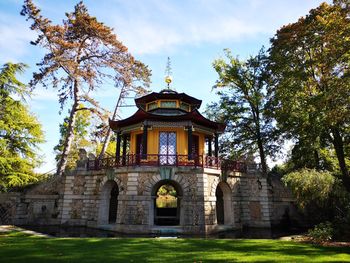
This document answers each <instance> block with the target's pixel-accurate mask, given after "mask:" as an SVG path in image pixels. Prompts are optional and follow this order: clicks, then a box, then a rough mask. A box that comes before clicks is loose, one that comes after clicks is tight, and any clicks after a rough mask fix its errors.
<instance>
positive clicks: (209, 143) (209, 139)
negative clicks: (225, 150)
mask: <svg viewBox="0 0 350 263" xmlns="http://www.w3.org/2000/svg"><path fill="white" fill-rule="evenodd" d="M211 142H212V141H211V136H210V137H208V156H211V155H212V149H211Z"/></svg>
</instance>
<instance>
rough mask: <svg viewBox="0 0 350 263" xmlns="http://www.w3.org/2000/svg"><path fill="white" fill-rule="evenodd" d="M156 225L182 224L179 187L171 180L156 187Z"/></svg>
mask: <svg viewBox="0 0 350 263" xmlns="http://www.w3.org/2000/svg"><path fill="white" fill-rule="evenodd" d="M154 192H155V203H154V210H155V211H154V224H155V225H163V226H164V225H168V226H171V225H178V224H179V222H180V196H181V191H180V190H179V187H178V186H177V185H176V184H175V183H174V182H172V181H170V180H164V181H161V182H159V183H158V184H157V185H156V186H155V191H154Z"/></svg>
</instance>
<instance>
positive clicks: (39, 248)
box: [0, 232, 350, 263]
mask: <svg viewBox="0 0 350 263" xmlns="http://www.w3.org/2000/svg"><path fill="white" fill-rule="evenodd" d="M349 253H350V248H348V247H346V248H345V247H320V246H313V245H309V244H302V243H297V242H290V241H278V240H263V239H260V240H252V239H249V240H248V239H245V240H242V239H241V240H240V239H236V240H228V239H226V240H225V239H156V238H42V237H34V236H28V235H25V234H23V233H20V232H11V233H9V234H4V233H3V234H0V262H1V263H5V262H27V263H29V262H80V263H83V262H101V263H105V262H118V263H119V262H137V263H141V262H169V263H170V262H197V263H198V262H203V263H204V262H242V261H251V262H252V261H260V262H312V261H313V262H324V261H327V262H329V261H336V262H350V255H349Z"/></svg>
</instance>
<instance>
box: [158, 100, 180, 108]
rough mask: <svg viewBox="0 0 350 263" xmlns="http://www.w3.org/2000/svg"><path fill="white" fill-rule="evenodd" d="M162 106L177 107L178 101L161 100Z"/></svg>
mask: <svg viewBox="0 0 350 263" xmlns="http://www.w3.org/2000/svg"><path fill="white" fill-rule="evenodd" d="M160 107H161V108H176V101H161V102H160Z"/></svg>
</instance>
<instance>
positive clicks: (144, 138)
mask: <svg viewBox="0 0 350 263" xmlns="http://www.w3.org/2000/svg"><path fill="white" fill-rule="evenodd" d="M147 130H148V125H144V126H143V135H142V157H141V159H147Z"/></svg>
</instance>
